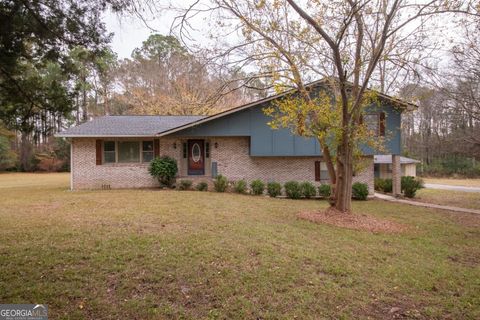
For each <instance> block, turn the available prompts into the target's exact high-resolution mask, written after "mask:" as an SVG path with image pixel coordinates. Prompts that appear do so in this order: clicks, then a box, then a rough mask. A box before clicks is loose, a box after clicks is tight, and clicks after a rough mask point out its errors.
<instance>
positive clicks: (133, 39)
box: [103, 13, 173, 58]
mask: <svg viewBox="0 0 480 320" xmlns="http://www.w3.org/2000/svg"><path fill="white" fill-rule="evenodd" d="M103 20H104V21H105V24H106V26H107V30H108V31H109V32H113V33H114V36H113V40H112V42H111V44H110V45H111V47H112V49H113V51H114V52H116V53H117V54H118V57H119V58H128V57H130V55H131V54H132V51H133V49H135V48H138V47H140V46H141V45H142V42H143V41H145V40H147V38H148V36H149V35H150V34H152V33H161V34H168V33H169V31H170V25H171V23H172V20H173V16H172V15H167V14H162V17H161V18H157V19H151V20H149V21H148V26H150V27H152V28H154V29H155V30H156V31H157V32H155V31H153V30H151V29H150V28H149V27H147V26H146V25H145V23H143V22H142V21H141V20H140V19H138V18H132V17H121V18H120V17H118V16H117V15H116V14H112V13H107V14H105V15H104V19H103Z"/></svg>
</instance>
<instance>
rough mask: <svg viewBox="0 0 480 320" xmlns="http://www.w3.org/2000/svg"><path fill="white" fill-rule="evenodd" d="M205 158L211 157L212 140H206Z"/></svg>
mask: <svg viewBox="0 0 480 320" xmlns="http://www.w3.org/2000/svg"><path fill="white" fill-rule="evenodd" d="M205 158H210V142H205Z"/></svg>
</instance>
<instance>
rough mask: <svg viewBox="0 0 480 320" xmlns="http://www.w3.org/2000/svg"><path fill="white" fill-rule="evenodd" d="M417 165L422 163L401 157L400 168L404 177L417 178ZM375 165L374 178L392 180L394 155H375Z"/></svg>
mask: <svg viewBox="0 0 480 320" xmlns="http://www.w3.org/2000/svg"><path fill="white" fill-rule="evenodd" d="M417 163H420V161H418V160H415V159H411V158H407V157H400V168H401V172H402V177H403V176H411V177H416V176H417ZM373 164H374V176H375V178H382V179H391V178H392V167H393V166H392V155H391V154H382V155H375V156H374V157H373Z"/></svg>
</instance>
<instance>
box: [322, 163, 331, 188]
mask: <svg viewBox="0 0 480 320" xmlns="http://www.w3.org/2000/svg"><path fill="white" fill-rule="evenodd" d="M320 182H321V183H330V175H329V174H328V168H327V163H326V162H324V161H322V162H320Z"/></svg>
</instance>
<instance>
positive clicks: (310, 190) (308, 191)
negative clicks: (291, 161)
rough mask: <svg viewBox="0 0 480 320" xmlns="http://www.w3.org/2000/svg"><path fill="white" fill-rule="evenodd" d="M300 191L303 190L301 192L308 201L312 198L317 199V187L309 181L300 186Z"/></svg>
mask: <svg viewBox="0 0 480 320" xmlns="http://www.w3.org/2000/svg"><path fill="white" fill-rule="evenodd" d="M300 190H301V191H300V192H301V193H302V195H303V196H304V197H305V198H307V199H310V198H312V197H315V196H316V195H317V190H316V189H315V186H314V185H313V184H312V183H311V182H308V181H305V182H302V183H301V184H300Z"/></svg>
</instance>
